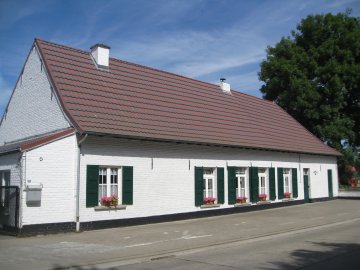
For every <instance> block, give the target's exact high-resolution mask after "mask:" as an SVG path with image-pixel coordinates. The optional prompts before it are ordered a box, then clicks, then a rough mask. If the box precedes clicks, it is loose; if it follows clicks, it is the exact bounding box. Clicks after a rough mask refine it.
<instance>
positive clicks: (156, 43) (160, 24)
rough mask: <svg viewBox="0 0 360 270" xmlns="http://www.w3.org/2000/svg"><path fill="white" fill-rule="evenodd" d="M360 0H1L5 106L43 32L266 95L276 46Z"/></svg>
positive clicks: (0, 96) (0, 95) (1, 104)
mask: <svg viewBox="0 0 360 270" xmlns="http://www.w3.org/2000/svg"><path fill="white" fill-rule="evenodd" d="M346 8H352V10H353V12H352V15H353V16H356V17H359V16H360V1H359V0H333V1H331V0H328V1H325V0H300V1H298V0H293V1H288V0H267V1H266V0H247V1H246V0H243V1H240V0H218V1H216V0H207V1H205V0H151V1H150V0H149V1H147V0H118V1H111V0H108V1H92V0H77V1H75V0H70V1H69V0H62V1H61V0H47V1H44V0H0V114H1V115H2V113H3V111H4V108H5V106H6V104H7V102H8V100H9V97H10V95H11V92H12V90H13V88H14V85H15V83H16V80H17V78H18V75H19V73H20V71H21V69H22V66H23V64H24V61H25V58H26V56H27V54H28V52H29V49H30V48H31V45H32V43H33V40H34V38H35V37H38V38H42V39H45V40H49V41H52V42H56V43H60V44H65V45H69V46H72V47H76V48H80V49H83V50H89V48H90V46H91V45H93V44H95V43H105V44H107V45H109V46H111V51H110V54H111V57H116V58H120V59H123V60H127V61H130V62H134V63H138V64H143V65H146V66H151V67H155V68H159V69H162V70H166V71H170V72H174V73H177V74H182V75H185V76H188V77H191V78H195V79H199V80H204V81H207V82H211V83H217V82H218V81H219V78H220V77H225V78H226V79H227V82H228V83H230V84H231V88H233V89H236V90H238V91H241V92H245V93H248V94H251V95H255V96H259V97H260V96H261V93H260V91H259V89H260V86H261V82H259V81H258V76H257V73H258V72H259V70H260V63H261V61H262V60H263V59H264V58H265V57H266V47H267V46H274V45H275V44H276V43H277V42H278V41H279V40H280V39H281V37H283V36H288V35H290V32H291V30H293V29H295V28H296V25H297V24H298V23H299V22H300V21H301V19H302V18H305V17H306V16H307V15H309V14H317V13H328V12H331V13H338V12H344V11H345V10H346Z"/></svg>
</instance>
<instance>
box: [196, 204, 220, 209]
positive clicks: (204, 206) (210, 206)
mask: <svg viewBox="0 0 360 270" xmlns="http://www.w3.org/2000/svg"><path fill="white" fill-rule="evenodd" d="M215 207H220V204H217V203H215V204H203V205H200V208H215Z"/></svg>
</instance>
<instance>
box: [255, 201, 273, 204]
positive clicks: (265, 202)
mask: <svg viewBox="0 0 360 270" xmlns="http://www.w3.org/2000/svg"><path fill="white" fill-rule="evenodd" d="M270 203H271V201H259V202H257V203H256V204H270Z"/></svg>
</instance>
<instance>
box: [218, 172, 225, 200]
mask: <svg viewBox="0 0 360 270" xmlns="http://www.w3.org/2000/svg"><path fill="white" fill-rule="evenodd" d="M216 177H217V202H218V203H220V204H223V203H224V202H225V194H224V193H225V192H224V168H217V174H216Z"/></svg>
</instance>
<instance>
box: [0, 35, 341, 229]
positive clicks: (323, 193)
mask: <svg viewBox="0 0 360 270" xmlns="http://www.w3.org/2000/svg"><path fill="white" fill-rule="evenodd" d="M109 52H110V48H109V47H108V46H106V45H103V44H96V45H94V46H93V47H91V51H90V52H88V51H82V50H78V49H74V48H70V47H67V46H63V45H58V44H54V43H51V42H47V41H43V40H39V39H35V42H34V44H33V46H32V48H31V50H30V52H29V55H28V57H27V59H26V62H25V65H24V68H23V70H22V72H21V74H20V76H19V79H18V81H17V83H16V86H15V89H14V92H13V94H12V96H11V98H10V101H9V103H8V106H7V108H6V111H5V113H4V115H3V117H2V120H1V125H0V179H1V189H0V191H1V193H0V195H1V196H0V199H1V200H0V224H1V226H2V228H3V229H7V230H13V231H14V232H16V233H22V234H29V233H38V232H41V233H46V232H56V231H75V230H88V229H95V228H105V227H116V226H124V225H130V224H144V223H149V222H159V221H166V220H176V219H183V218H190V217H201V216H209V215H214V214H227V213H236V212H240V211H249V210H257V209H263V208H271V207H279V206H287V205H293V204H300V203H307V202H311V201H320V200H328V199H331V198H336V197H337V195H338V173H337V165H336V164H337V163H336V161H337V156H339V153H338V152H337V151H335V150H334V149H332V148H330V147H328V146H327V145H325V144H324V143H322V142H321V141H320V140H319V139H317V138H316V137H315V136H314V135H312V134H311V133H310V132H309V131H307V130H306V129H305V128H304V127H303V126H301V125H300V124H299V123H298V122H297V121H295V120H294V119H293V118H292V117H291V116H290V115H288V114H287V113H286V112H285V111H283V110H282V109H281V108H280V107H279V106H278V105H276V104H275V103H273V102H269V101H266V100H262V99H259V98H257V97H253V96H250V95H247V94H243V93H240V92H237V91H235V90H232V89H231V88H230V85H229V84H227V83H226V82H225V81H224V80H222V81H221V82H220V85H215V84H210V83H206V82H202V81H198V80H193V79H190V78H186V77H183V76H179V75H176V74H172V73H168V72H165V71H161V70H156V69H153V68H148V67H145V66H141V65H137V64H132V63H128V62H125V61H122V60H118V59H113V58H110V57H109ZM111 196H112V198H109V197H111ZM116 198H117V199H116Z"/></svg>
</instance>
